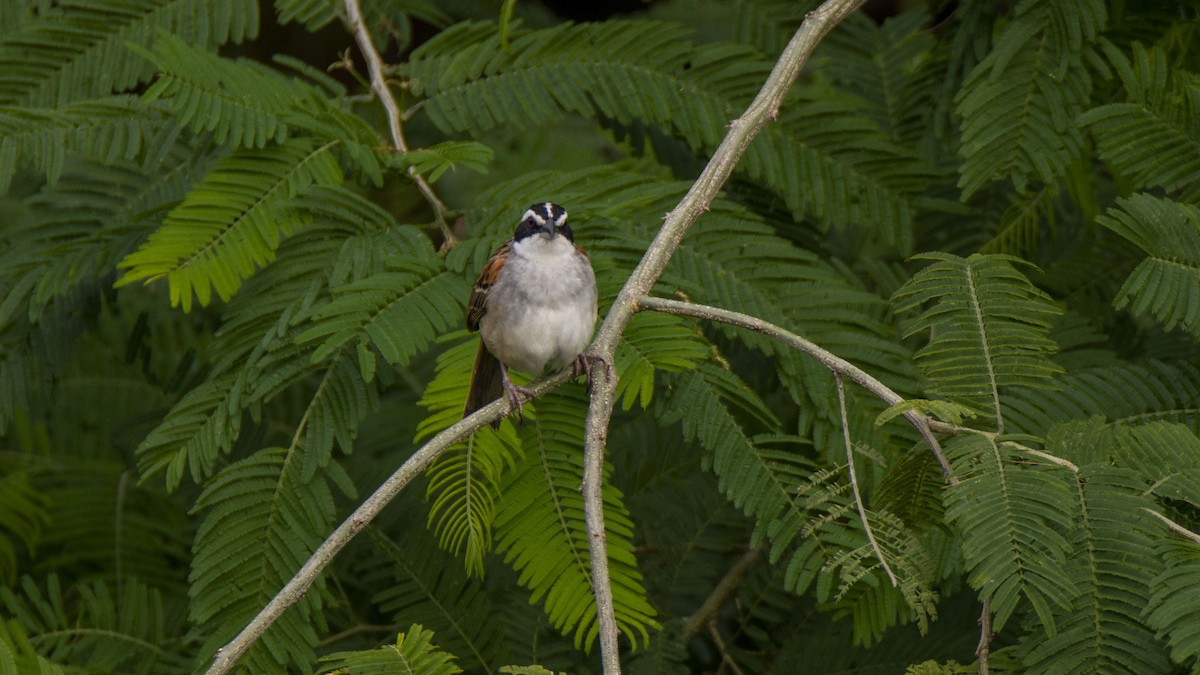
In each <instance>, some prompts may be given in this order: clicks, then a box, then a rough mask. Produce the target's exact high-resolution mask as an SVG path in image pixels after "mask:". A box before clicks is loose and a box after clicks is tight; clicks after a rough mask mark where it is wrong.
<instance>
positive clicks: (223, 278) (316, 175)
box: [117, 138, 342, 311]
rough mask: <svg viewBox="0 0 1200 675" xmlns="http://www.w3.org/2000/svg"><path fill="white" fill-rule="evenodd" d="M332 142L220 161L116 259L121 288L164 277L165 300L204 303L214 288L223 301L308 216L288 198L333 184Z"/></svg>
mask: <svg viewBox="0 0 1200 675" xmlns="http://www.w3.org/2000/svg"><path fill="white" fill-rule="evenodd" d="M333 145H334V144H333V143H332V142H329V143H324V144H320V145H318V144H317V143H315V142H314V141H312V140H309V139H305V138H293V139H289V140H288V141H286V142H284V143H282V144H279V145H273V146H270V147H267V148H262V149H257V150H253V151H250V150H246V151H237V152H234V153H233V154H231V155H229V156H228V157H226V158H224V159H223V160H221V161H220V162H219V163H218V164H217V166H216V167H215V168H214V169H213V171H211V172H210V173H209V174H208V175H207V176H205V178H204V180H203V181H202V182H201V183H200V185H199V186H197V187H196V188H195V189H193V190H192V191H191V192H190V193H189V194H188V196H187V198H185V199H184V201H183V203H181V204H180V205H179V206H177V207H175V209H173V210H172V211H171V213H169V214H168V215H167V217H166V219H165V220H164V221H163V225H162V227H161V228H159V230H158V231H157V232H155V233H154V234H152V235H151V236H150V239H149V241H147V242H146V243H145V244H143V245H142V247H141V248H139V249H138V250H137V251H136V252H134V253H132V254H130V255H129V256H127V257H126V258H125V259H124V260H122V261H121V263H120V265H119V266H120V267H121V268H123V269H125V273H124V275H122V277H121V278H120V279H119V280H118V281H117V285H118V286H124V285H126V284H131V283H134V282H137V281H144V282H147V283H148V282H151V281H156V280H159V279H165V280H166V281H167V284H168V288H169V289H170V295H171V304H172V305H174V306H182V307H183V309H184V311H189V310H191V307H192V301H193V297H195V298H196V300H197V301H198V302H199V303H200V304H201V305H207V304H208V303H209V302H210V301H211V299H212V292H213V290H215V291H216V292H217V295H219V296H220V297H221V299H222V300H229V298H231V297H233V294H234V293H236V292H237V290H238V288H239V287H240V286H241V284H242V281H243V280H244V279H246V278H247V277H249V276H250V275H251V274H253V273H254V271H255V269H256V268H257V267H261V266H262V265H264V264H266V263H268V262H270V261H271V260H272V259H274V255H275V249H277V248H278V247H279V241H280V239H282V238H284V237H287V236H288V235H290V234H292V233H293V232H295V231H296V230H297V229H298V228H299V227H300V226H301V225H303V224H304V223H306V222H308V220H309V217H308V216H307V214H305V213H304V212H301V211H298V210H297V209H295V208H294V207H293V206H292V204H291V200H292V199H293V198H294V197H296V196H297V195H298V194H300V192H302V191H303V190H304V189H306V188H308V187H309V186H311V185H314V184H323V185H337V184H340V183H341V181H342V172H341V169H340V168H339V167H338V164H337V161H336V160H335V159H334V157H333V155H332V152H331V151H332V148H333Z"/></svg>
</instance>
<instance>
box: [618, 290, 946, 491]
mask: <svg viewBox="0 0 1200 675" xmlns="http://www.w3.org/2000/svg"><path fill="white" fill-rule="evenodd" d="M637 304H638V309H639V310H641V309H652V310H654V311H656V312H664V313H666V314H677V315H679V316H690V317H693V318H696V319H705V320H707V321H719V322H721V323H727V324H730V325H733V326H741V327H742V328H747V329H749V330H752V331H754V332H756V333H761V334H762V335H765V336H767V337H769V338H771V339H772V340H775V341H776V342H781V343H783V344H785V345H787V346H789V347H792V348H794V349H797V350H799V351H801V352H804V353H805V354H807V355H809V356H811V357H813V358H814V359H816V360H818V361H820V362H821V363H822V364H824V366H825V367H826V368H828V369H830V370H831V371H833V372H834V373H835V374H836V375H841V376H843V377H848V378H850V380H852V381H853V382H854V383H855V384H857V385H859V386H860V387H862V388H863V389H866V390H867V391H869V392H871V393H872V394H874V395H875V396H876V397H877V398H879V399H880V400H881V401H883V402H884V403H886V404H887V405H889V406H893V405H896V404H897V403H900V402H902V401H903V400H904V398H903V397H902V396H900V395H899V394H897V393H896V392H894V391H892V390H891V388H889V387H888V386H887V385H886V384H884V383H882V382H880V381H879V380H877V379H875V378H874V377H872V376H871V375H870V374H869V373H867V372H866V371H864V370H863V369H862V368H859V367H858V366H856V365H854V364H853V363H850V362H849V361H847V360H845V359H843V358H841V357H839V356H836V355H834V354H832V353H831V352H829V351H827V350H825V349H823V348H821V347H819V346H817V345H816V344H814V343H812V342H810V341H808V340H805V339H804V338H802V337H800V336H799V335H796V334H795V333H792V332H791V331H788V330H785V329H783V328H780V327H779V326H776V325H775V324H773V323H770V322H768V321H763V320H762V319H759V318H757V317H753V316H750V315H748V314H742V313H740V312H731V311H729V310H727V309H720V308H717V307H709V306H708V305H697V304H695V303H691V302H681V301H679V300H669V299H667V298H656V297H653V296H649V295H644V296H642V297H640V298H638V299H637ZM903 416H904V419H906V420H908V421H909V423H910V424H912V425H913V427H915V428H916V429H917V431H918V432H920V434H921V436H922V437H923V438H924V439H925V442H926V443H928V444H929V449H930V450H931V451H932V452H933V455H934V457H936V458H937V461H938V464H940V465H941V467H942V474H943V477H944V478H945V480H946V482H947V483H948V484H950V485H958V478H956V477H955V476H954V473H953V472H952V471H951V469H950V461H949V460H947V459H946V455H945V453H943V452H942V446H941V444H940V443H938V440H937V437H936V436H934V435H933V429H934V428H935V427H936V428H937V429H938V430H939V431H954V430H955V429H956V428H955V427H952V426H948V425H942V424H938V423H935V422H933V421H932V420H930V419H929V418H928V417H927V416H925V415H923V414H921V413H919V412H917V411H915V410H908V411H905V412H904V413H903Z"/></svg>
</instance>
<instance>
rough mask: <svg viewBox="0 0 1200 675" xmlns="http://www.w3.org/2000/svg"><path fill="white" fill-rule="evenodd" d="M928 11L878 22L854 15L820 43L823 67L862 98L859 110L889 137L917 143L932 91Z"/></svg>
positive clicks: (933, 71)
mask: <svg viewBox="0 0 1200 675" xmlns="http://www.w3.org/2000/svg"><path fill="white" fill-rule="evenodd" d="M929 21H930V17H929V14H928V10H926V9H924V8H919V9H915V10H913V11H909V12H905V13H903V14H900V15H897V16H894V17H890V18H889V19H888V20H887V21H885V22H884V23H883V25H878V24H876V23H875V21H873V20H871V19H870V18H868V16H867V15H866V14H863V13H855V14H851V15H850V16H849V17H847V18H846V21H844V22H843V23H841V24H839V25H838V27H837V29H836V30H834V31H832V32H831V33H830V34H829V37H828V38H827V39H826V40H824V41H823V42H822V43H821V47H820V54H821V55H824V56H827V57H828V58H827V59H826V60H823V61H822V63H821V67H822V70H823V71H824V72H826V73H828V74H829V76H830V77H831V78H832V79H833V80H834V81H835V82H837V83H838V84H839V85H841V86H843V87H845V88H846V89H847V90H848V91H850V92H851V93H853V94H854V95H855V96H857V97H858V98H860V99H861V100H863V101H864V102H865V104H866V105H865V106H864V108H863V112H864V113H865V114H867V115H868V116H869V117H870V118H871V119H872V120H874V121H875V122H876V124H878V125H879V128H880V129H881V130H883V132H884V133H886V134H887V135H888V136H889V137H890V138H892V139H893V140H895V141H897V142H901V143H903V144H904V145H906V146H909V147H911V146H915V145H916V144H917V142H918V140H919V139H920V138H921V137H922V136H924V135H925V134H926V132H927V130H928V128H929V121H930V120H929V112H930V111H929V107H928V105H927V103H925V102H926V101H928V100H929V98H930V97H933V96H934V95H935V91H934V87H935V86H937V82H936V80H935V78H934V76H935V75H936V73H937V71H936V69H935V68H933V67H932V64H931V59H930V52H931V51H932V49H933V45H934V40H933V38H932V36H931V35H930V34H929V33H927V32H926V31H925V30H924V28H925V26H926V25H927V24H928V23H929Z"/></svg>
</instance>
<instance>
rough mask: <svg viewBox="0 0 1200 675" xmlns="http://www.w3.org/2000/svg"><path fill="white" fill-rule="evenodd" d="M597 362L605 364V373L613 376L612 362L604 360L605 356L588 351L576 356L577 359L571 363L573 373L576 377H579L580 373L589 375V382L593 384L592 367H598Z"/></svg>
mask: <svg viewBox="0 0 1200 675" xmlns="http://www.w3.org/2000/svg"><path fill="white" fill-rule="evenodd" d="M597 363H599V364H601V365H603V366H604V373H605V375H608V376H609V377H612V364H610V363H609V362H608V361H606V360H604V357H603V356H597V355H596V354H589V353H588V352H584V353H582V354H580V355H579V356H576V357H575V361H574V362H572V363H571V373H572V374H573V375H574V376H575V377H579V376H580V375H587V381H588V384H591V383H592V369H593V368H595V367H596V364H597Z"/></svg>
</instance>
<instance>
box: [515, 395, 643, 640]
mask: <svg viewBox="0 0 1200 675" xmlns="http://www.w3.org/2000/svg"><path fill="white" fill-rule="evenodd" d="M585 409H586V403H585V401H584V398H583V396H582V394H581V393H579V392H577V391H576V390H573V389H559V390H557V391H555V392H554V393H553V394H551V395H548V396H546V397H543V399H542V405H541V407H540V409H539V410H538V417H537V420H536V423H527V424H525V425H524V426H523V427H522V428H521V430H520V436H521V443H522V445H523V446H524V448H525V457H524V458H523V459H522V460H521V461H519V462H518V464H517V466H516V467H515V468H514V470H513V471H512V472H511V473H510V474H509V476H508V480H507V481H506V483H505V485H504V487H503V488H502V491H501V492H502V494H503V497H502V499H501V501H500V503H499V505H498V507H497V511H496V549H497V550H498V551H499V552H501V553H503V554H504V560H505V562H507V563H508V564H510V565H511V566H512V567H513V568H514V569H515V570H517V571H518V572H519V573H520V575H521V577H520V583H521V585H523V586H525V587H527V588H529V589H530V590H531V591H532V594H533V595H532V600H533V601H534V602H538V601H542V602H544V603H545V608H546V613H547V615H548V616H549V618H550V621H551V623H553V624H554V626H555V627H556V628H557V629H558V630H560V631H561V632H563V633H564V634H572V633H573V634H574V641H575V646H576V647H577V648H580V647H585V648H590V646H591V645H592V643H593V642H594V641H595V639H596V636H597V635H598V633H599V627H598V624H597V622H596V607H595V598H594V597H593V595H592V582H591V578H592V571H591V563H590V560H589V545H588V542H589V536H588V529H587V524H586V522H585V519H584V511H583V497H582V495H580V493H579V484H580V481H581V480H582V478H583V417H584V411H585ZM605 473H606V474H607V473H608V470H607V469H606V471H605ZM603 500H604V526H605V530H606V540H607V543H608V558H609V561H608V564H609V577H610V580H611V582H612V593H613V609H614V612H615V614H616V622H617V627H618V628H619V629H620V630H621V632H622V633H624V634H625V635H626V636H627V637H628V638H629V639H630V640H631V641H632V642H633V643H634V645H635V646H636V645H637V644H639V643H642V644H644V643H645V642H646V641H647V640H648V639H649V631H650V630H651V629H656V628H658V623H657V622H656V621H655V620H654V616H655V614H656V612H655V610H654V608H653V607H652V606H651V605H650V603H649V601H648V599H647V597H646V591H645V589H644V588H643V586H642V576H641V574H640V573H639V572H638V565H637V558H636V557H635V555H634V548H633V542H632V536H633V522H632V521H631V520H630V518H629V512H628V511H627V510H626V509H625V505H624V498H623V496H622V494H621V492H620V491H619V490H618V489H617V488H616V487H614V486H613V485H612V484H611V483H609V482H607V481H605V484H604V491H603Z"/></svg>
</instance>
